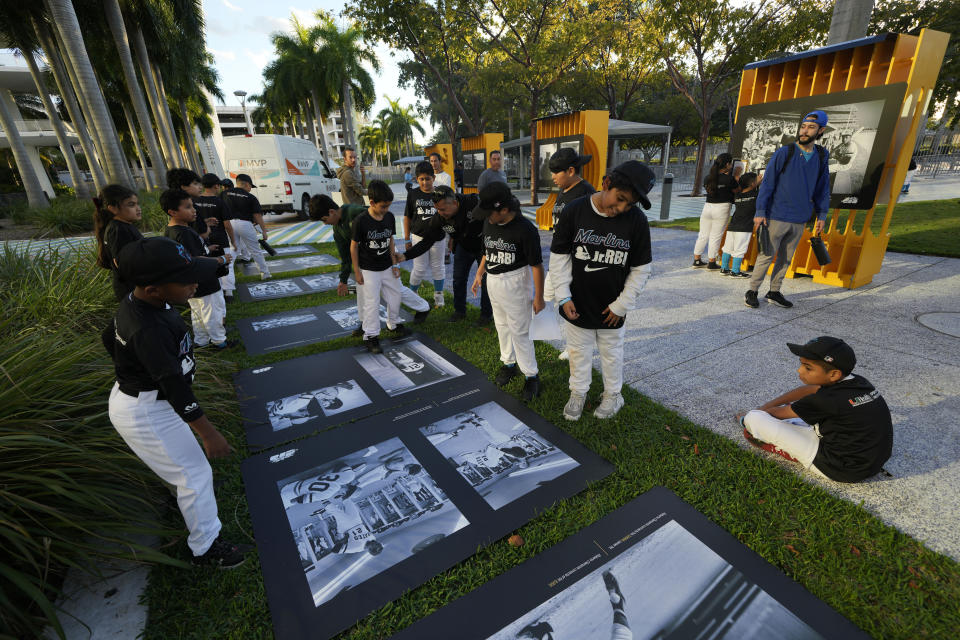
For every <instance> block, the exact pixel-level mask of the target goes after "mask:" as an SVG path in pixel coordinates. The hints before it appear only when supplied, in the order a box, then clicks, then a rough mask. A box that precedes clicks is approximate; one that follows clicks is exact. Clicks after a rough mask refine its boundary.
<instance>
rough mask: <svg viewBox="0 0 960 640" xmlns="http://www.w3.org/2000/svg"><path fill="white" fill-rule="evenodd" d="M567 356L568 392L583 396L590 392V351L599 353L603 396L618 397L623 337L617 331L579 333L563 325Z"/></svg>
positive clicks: (572, 326)
mask: <svg viewBox="0 0 960 640" xmlns="http://www.w3.org/2000/svg"><path fill="white" fill-rule="evenodd" d="M563 330H564V335H566V337H567V353H569V354H570V391H571V392H573V393H579V394H586V393H587V391H589V390H590V378H591V375H592V372H593V351H594V348H596V349H597V350H599V352H600V373H601V375H602V376H603V392H604V393H606V394H607V395H613V394H616V393H620V389H621V388H622V387H623V335H624V332H625V329H624V327H620V328H619V329H582V328H580V327H578V326H577V325H575V324H572V323H570V322H567V323H566V324H565V326H564V328H563Z"/></svg>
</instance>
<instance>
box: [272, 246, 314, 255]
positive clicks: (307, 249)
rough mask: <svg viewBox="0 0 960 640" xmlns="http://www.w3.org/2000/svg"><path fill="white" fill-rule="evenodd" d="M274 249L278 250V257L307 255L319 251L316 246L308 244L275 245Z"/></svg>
mask: <svg viewBox="0 0 960 640" xmlns="http://www.w3.org/2000/svg"><path fill="white" fill-rule="evenodd" d="M273 250H274V251H276V252H277V257H286V256H299V255H306V254H309V253H319V252H318V251H317V249H316V247H311V246H310V245H308V244H288V245H284V246H278V247H273Z"/></svg>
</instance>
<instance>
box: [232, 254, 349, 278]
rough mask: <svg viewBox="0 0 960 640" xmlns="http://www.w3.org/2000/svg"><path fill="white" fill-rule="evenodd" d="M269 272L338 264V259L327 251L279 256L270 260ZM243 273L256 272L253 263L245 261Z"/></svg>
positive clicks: (246, 274)
mask: <svg viewBox="0 0 960 640" xmlns="http://www.w3.org/2000/svg"><path fill="white" fill-rule="evenodd" d="M268 264H269V265H270V273H286V272H288V271H300V270H301V269H312V268H314V267H329V266H330V265H333V264H340V261H339V260H337V259H336V258H335V257H333V256H331V255H330V254H327V253H318V254H316V255H312V256H301V257H299V258H279V259H275V260H270V262H269V263H268ZM242 272H243V275H245V276H250V275H254V274H256V273H259V272H258V271H257V266H256V265H255V264H251V263H246V264H244V265H243V267H242Z"/></svg>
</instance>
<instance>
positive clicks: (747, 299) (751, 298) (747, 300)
mask: <svg viewBox="0 0 960 640" xmlns="http://www.w3.org/2000/svg"><path fill="white" fill-rule="evenodd" d="M743 303H744V304H745V305H747V306H748V307H750V308H752V309H757V308H758V307H759V306H760V302H759V301H758V300H757V292H756V291H751V290H749V289H747V295H746V296H744V298H743Z"/></svg>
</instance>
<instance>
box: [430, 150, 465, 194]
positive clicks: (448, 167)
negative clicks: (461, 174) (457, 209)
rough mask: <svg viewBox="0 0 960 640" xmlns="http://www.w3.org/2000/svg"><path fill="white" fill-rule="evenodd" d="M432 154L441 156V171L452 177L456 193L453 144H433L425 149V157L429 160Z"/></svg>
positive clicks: (451, 184) (452, 185)
mask: <svg viewBox="0 0 960 640" xmlns="http://www.w3.org/2000/svg"><path fill="white" fill-rule="evenodd" d="M431 153H439V154H440V169H442V170H443V171H446V172H447V174H448V175H449V176H450V186H451V187H452V188H453V190H454V191H456V190H457V180H456V178H455V177H454V176H456V174H455V173H454V172H453V170H454V168H455V166H456V165H455V164H454V162H453V145H452V144H432V145H430V146H429V147H425V148H424V150H423V155H425V156H426V157H427V160H430V154H431Z"/></svg>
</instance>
